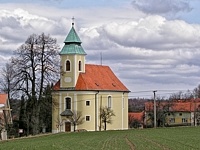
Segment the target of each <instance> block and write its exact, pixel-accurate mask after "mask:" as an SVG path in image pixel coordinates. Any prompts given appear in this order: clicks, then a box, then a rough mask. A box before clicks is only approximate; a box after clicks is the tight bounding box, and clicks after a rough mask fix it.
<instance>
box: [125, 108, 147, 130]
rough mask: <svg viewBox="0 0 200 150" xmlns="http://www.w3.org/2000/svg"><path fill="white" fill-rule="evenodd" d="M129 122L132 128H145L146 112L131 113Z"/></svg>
mask: <svg viewBox="0 0 200 150" xmlns="http://www.w3.org/2000/svg"><path fill="white" fill-rule="evenodd" d="M128 121H129V127H130V128H143V124H144V111H142V112H129V113H128Z"/></svg>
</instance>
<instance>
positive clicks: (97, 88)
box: [52, 23, 129, 133]
mask: <svg viewBox="0 0 200 150" xmlns="http://www.w3.org/2000/svg"><path fill="white" fill-rule="evenodd" d="M81 43H82V42H81V40H80V38H79V36H78V34H77V33H76V31H75V28H74V23H72V28H71V30H70V31H69V33H68V35H67V37H66V39H65V41H64V46H63V48H62V50H61V52H60V59H61V60H60V69H61V71H60V80H59V81H58V82H57V83H56V84H55V85H54V87H53V93H52V97H53V104H52V106H53V109H52V112H53V113H52V132H53V133H57V132H59V131H62V132H69V131H73V127H74V126H73V124H72V123H71V121H70V119H69V118H70V117H72V116H73V117H75V119H76V118H78V117H79V118H83V123H82V124H79V125H76V126H75V127H74V128H75V130H81V129H84V130H87V131H100V130H102V129H103V125H104V124H103V123H102V120H101V118H100V108H102V107H107V108H109V109H112V110H113V111H114V114H115V116H113V117H112V124H107V129H108V130H123V129H128V93H129V90H128V89H127V88H126V86H125V85H124V84H123V83H122V82H121V81H120V80H119V79H118V78H117V77H116V75H115V74H114V73H113V72H112V70H111V69H110V67H109V66H103V65H95V64H86V60H85V57H86V52H85V50H84V49H83V47H82V46H81ZM78 112H79V114H80V113H81V116H77V114H78ZM72 126H73V127H72Z"/></svg>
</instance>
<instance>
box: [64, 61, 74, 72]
mask: <svg viewBox="0 0 200 150" xmlns="http://www.w3.org/2000/svg"><path fill="white" fill-rule="evenodd" d="M67 61H69V63H70V64H69V70H67V66H66V65H67ZM71 64H72V63H71V61H70V60H69V59H67V60H66V61H65V72H71V68H72V65H71Z"/></svg>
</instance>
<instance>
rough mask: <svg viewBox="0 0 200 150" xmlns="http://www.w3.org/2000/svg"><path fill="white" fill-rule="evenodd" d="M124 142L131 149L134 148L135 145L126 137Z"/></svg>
mask: <svg viewBox="0 0 200 150" xmlns="http://www.w3.org/2000/svg"><path fill="white" fill-rule="evenodd" d="M125 140H126V143H127V144H128V145H129V147H130V149H131V150H135V145H134V144H133V143H132V142H131V141H130V140H129V139H128V138H127V137H125Z"/></svg>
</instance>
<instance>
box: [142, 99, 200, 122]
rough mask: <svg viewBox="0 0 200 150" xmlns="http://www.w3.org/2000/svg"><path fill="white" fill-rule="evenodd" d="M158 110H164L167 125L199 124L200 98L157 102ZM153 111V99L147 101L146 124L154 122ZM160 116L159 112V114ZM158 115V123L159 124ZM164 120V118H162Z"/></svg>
mask: <svg viewBox="0 0 200 150" xmlns="http://www.w3.org/2000/svg"><path fill="white" fill-rule="evenodd" d="M156 110H157V112H164V113H163V114H164V115H165V125H167V126H177V125H195V126H196V125H197V124H198V125H199V124H200V99H191V100H176V101H162V102H157V108H156ZM152 112H153V101H149V102H146V103H145V124H146V125H147V126H148V125H150V124H153V120H151V117H150V114H151V113H152ZM157 116H158V114H157ZM158 119H159V117H157V125H158ZM161 121H162V120H161Z"/></svg>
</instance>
